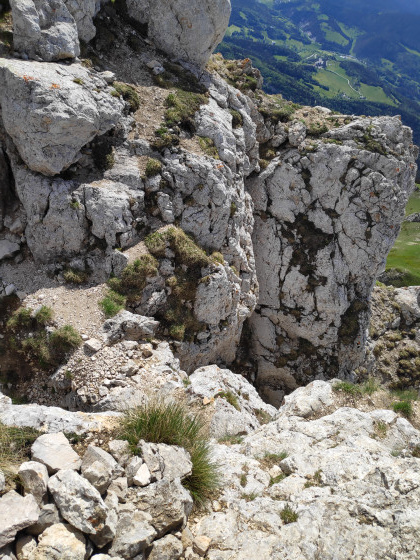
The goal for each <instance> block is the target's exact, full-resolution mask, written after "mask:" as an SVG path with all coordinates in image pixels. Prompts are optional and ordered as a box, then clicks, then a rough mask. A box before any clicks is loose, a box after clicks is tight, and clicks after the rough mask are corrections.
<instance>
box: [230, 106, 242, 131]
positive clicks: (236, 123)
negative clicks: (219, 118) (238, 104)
mask: <svg viewBox="0 0 420 560" xmlns="http://www.w3.org/2000/svg"><path fill="white" fill-rule="evenodd" d="M229 112H230V114H231V115H232V127H233V128H240V127H241V126H243V124H244V118H243V116H242V115H241V113H240V112H239V111H235V109H230V111H229Z"/></svg>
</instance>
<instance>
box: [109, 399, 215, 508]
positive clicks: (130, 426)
mask: <svg viewBox="0 0 420 560" xmlns="http://www.w3.org/2000/svg"><path fill="white" fill-rule="evenodd" d="M120 432H121V433H120V437H122V438H123V439H125V440H127V441H128V442H129V444H130V446H131V449H132V451H133V452H134V453H136V454H141V449H139V448H138V446H137V445H138V442H139V440H141V439H143V440H145V441H148V442H152V443H166V444H167V445H177V446H180V447H183V448H184V449H185V450H186V451H188V452H189V454H190V456H191V462H192V473H191V475H190V476H189V477H187V478H185V479H184V480H183V481H182V484H183V486H184V487H185V488H186V489H187V490H189V491H190V493H191V495H192V497H193V500H194V502H195V504H196V505H198V506H201V505H203V504H204V503H205V502H206V501H207V500H208V499H209V498H210V497H211V494H212V492H214V491H215V490H216V489H217V488H218V487H219V485H220V474H219V469H218V466H217V465H216V463H214V462H213V461H212V459H211V447H210V443H209V439H208V435H207V427H206V424H205V421H204V419H203V417H202V416H201V415H199V414H194V413H191V412H190V411H189V410H188V408H187V407H186V405H184V404H183V403H179V402H174V401H164V400H161V399H150V400H149V401H148V402H147V403H146V404H144V405H141V406H140V407H138V408H136V409H132V410H129V411H128V412H126V413H125V415H124V418H123V419H122V421H121V429H120Z"/></svg>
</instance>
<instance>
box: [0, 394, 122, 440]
mask: <svg viewBox="0 0 420 560" xmlns="http://www.w3.org/2000/svg"><path fill="white" fill-rule="evenodd" d="M118 416H120V414H119V413H118V412H104V413H92V414H86V413H84V412H71V411H69V410H64V409H63V408H59V407H56V406H43V405H39V404H29V405H17V404H12V401H11V399H10V398H9V397H5V396H4V395H2V394H1V393H0V422H2V423H3V424H5V425H6V426H16V427H28V428H34V429H35V430H39V431H46V432H50V433H56V432H68V433H75V434H83V433H86V432H90V431H95V430H98V429H100V428H101V427H102V426H104V425H106V424H109V420H110V418H113V417H118Z"/></svg>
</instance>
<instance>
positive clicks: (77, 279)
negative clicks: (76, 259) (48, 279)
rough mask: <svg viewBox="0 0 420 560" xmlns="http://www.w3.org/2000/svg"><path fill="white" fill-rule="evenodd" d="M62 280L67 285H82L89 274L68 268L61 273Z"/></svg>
mask: <svg viewBox="0 0 420 560" xmlns="http://www.w3.org/2000/svg"><path fill="white" fill-rule="evenodd" d="M63 278H64V280H65V281H66V282H67V284H76V285H77V284H84V283H85V282H87V280H88V279H89V273H88V272H87V271H85V270H78V269H75V268H68V269H67V270H65V271H64V272H63Z"/></svg>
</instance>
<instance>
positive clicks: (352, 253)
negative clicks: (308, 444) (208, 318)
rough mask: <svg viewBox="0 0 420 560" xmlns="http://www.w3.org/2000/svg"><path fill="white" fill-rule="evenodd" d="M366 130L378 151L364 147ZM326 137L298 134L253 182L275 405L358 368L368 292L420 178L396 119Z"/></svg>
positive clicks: (261, 360) (257, 348) (256, 345)
mask: <svg viewBox="0 0 420 560" xmlns="http://www.w3.org/2000/svg"><path fill="white" fill-rule="evenodd" d="M300 124H302V123H300ZM302 126H303V125H302ZM367 130H369V134H371V136H372V139H373V140H372V141H373V142H376V145H375V146H376V152H375V151H372V149H373V148H372V147H371V146H368V148H369V149H367V148H366V147H365V146H364V145H363V143H362V139H363V138H366V134H367V132H366V131H367ZM304 132H305V131H304ZM325 137H326V139H328V138H331V139H332V140H333V143H324V142H322V141H318V142H314V141H312V144H311V146H309V142H308V140H306V143H305V141H304V137H301V138H300V139H299V142H300V148H290V149H288V150H285V151H284V153H281V155H280V156H279V157H278V158H276V159H274V160H273V161H272V163H271V164H270V165H269V166H268V168H267V169H266V170H265V171H264V172H263V173H261V174H260V175H259V176H258V177H257V178H255V179H252V180H250V181H249V191H250V193H251V195H252V197H253V201H254V205H255V213H256V217H255V227H254V232H253V241H254V245H255V246H258V247H260V251H258V253H257V255H256V267H257V274H258V279H259V284H260V298H259V305H258V307H257V309H256V312H255V314H254V315H253V317H252V318H251V328H252V333H253V335H252V336H253V355H254V356H256V357H257V360H258V381H257V383H258V385H259V386H260V387H264V389H263V391H264V394H265V396H266V397H267V398H269V399H270V401H271V402H277V403H280V402H281V398H282V396H283V393H282V390H284V389H289V390H290V389H293V388H294V387H295V386H296V383H298V384H304V383H307V382H308V381H309V380H310V379H311V378H313V377H314V376H318V377H323V378H332V377H335V376H345V375H349V374H350V372H351V371H352V370H353V369H355V368H357V367H358V366H359V365H360V363H361V361H362V359H363V357H364V347H365V342H366V331H367V327H368V320H369V299H370V293H371V290H372V287H373V284H374V281H375V279H376V276H377V275H378V274H379V273H380V272H381V270H382V269H383V267H384V263H385V258H386V255H387V253H388V252H389V250H390V248H391V247H392V245H393V243H394V241H395V239H396V236H397V234H398V232H399V225H400V223H401V220H402V218H403V213H404V208H405V204H406V202H407V199H408V196H409V195H410V193H411V190H412V185H413V180H414V176H415V165H414V155H415V154H414V153H413V151H412V144H411V142H412V140H411V133H410V130H409V129H408V128H406V127H403V126H402V124H401V122H400V120H399V119H398V118H397V117H395V118H390V117H389V118H385V117H383V118H380V119H359V120H356V121H354V122H353V123H351V124H349V125H347V126H345V127H344V128H342V129H340V130H332V131H330V132H328V133H326V134H325ZM289 142H292V141H291V140H290V132H289ZM337 142H338V143H337ZM292 143H293V142H292ZM391 145H392V146H394V149H393V152H392V155H390V154H389V153H388V155H386V156H385V155H383V154H385V153H386V152H385V150H389V149H390V146H391ZM308 148H310V149H309V151H308ZM276 392H277V394H278V397H277V398H276V396H275V395H276Z"/></svg>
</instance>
